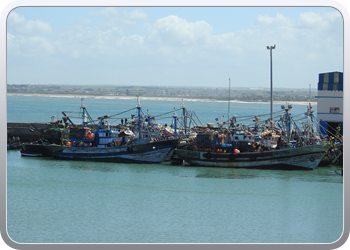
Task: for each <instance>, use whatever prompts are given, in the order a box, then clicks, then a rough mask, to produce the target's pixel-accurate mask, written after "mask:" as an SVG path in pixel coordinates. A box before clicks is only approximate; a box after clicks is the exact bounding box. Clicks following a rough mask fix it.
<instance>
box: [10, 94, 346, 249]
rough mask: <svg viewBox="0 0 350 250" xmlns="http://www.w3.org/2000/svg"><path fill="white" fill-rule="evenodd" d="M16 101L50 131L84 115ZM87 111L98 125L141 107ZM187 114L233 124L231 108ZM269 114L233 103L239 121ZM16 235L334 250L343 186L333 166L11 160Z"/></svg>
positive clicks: (212, 105)
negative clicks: (53, 123)
mask: <svg viewBox="0 0 350 250" xmlns="http://www.w3.org/2000/svg"><path fill="white" fill-rule="evenodd" d="M7 98H8V99H7V103H8V107H7V111H8V121H11V122H48V121H49V120H50V117H51V116H52V115H55V116H56V117H59V118H60V117H61V115H60V112H61V111H75V110H77V109H78V108H79V107H80V99H79V98H59V97H29V96H8V97H7ZM84 103H85V105H86V107H87V109H88V112H89V114H90V115H91V116H92V117H93V118H94V119H95V118H97V117H98V116H101V115H113V114H118V113H119V112H121V111H123V110H127V109H129V108H133V107H135V105H136V100H135V99H131V100H111V99H95V98H86V99H85V100H84ZM141 105H142V107H143V108H144V109H147V108H148V109H149V111H150V113H151V114H152V115H154V114H155V115H156V114H161V113H164V112H167V111H172V110H173V109H174V107H175V108H176V109H177V108H180V106H181V101H151V100H142V99H141ZM185 105H186V108H187V109H194V110H195V111H196V114H197V115H198V116H199V117H200V118H201V119H203V121H206V122H215V120H214V119H215V118H217V117H218V116H222V115H225V116H226V115H227V103H225V102H198V101H192V102H185ZM269 108H270V107H269V104H260V103H234V104H233V103H231V115H232V114H237V116H247V115H255V114H257V115H262V114H267V113H268V112H269ZM278 109H280V105H276V106H275V110H276V111H277V110H278ZM315 109H316V107H315ZM293 110H294V111H295V112H296V113H301V112H305V111H306V106H305V105H300V106H299V105H294V107H293ZM298 111H300V112H298ZM171 116H172V113H171V114H170V115H168V117H165V118H164V120H162V121H161V122H162V123H163V122H169V123H170V122H171ZM116 117H122V116H116ZM118 119H119V118H118ZM167 119H169V121H168V120H167ZM7 230H8V234H9V236H10V237H11V238H12V240H14V241H16V242H19V243H331V242H334V241H336V240H337V239H338V238H339V237H340V236H341V234H342V230H343V178H342V176H339V175H337V174H336V173H335V167H332V166H331V167H319V168H316V169H315V170H312V171H279V170H253V169H224V168H222V169H212V168H204V167H190V166H185V167H183V166H172V165H170V164H169V163H163V164H154V165H152V164H148V165H146V164H145V165H138V164H116V163H95V162H82V161H74V162H72V161H58V160H54V159H50V158H25V157H21V155H20V152H19V151H13V150H11V151H8V152H7Z"/></svg>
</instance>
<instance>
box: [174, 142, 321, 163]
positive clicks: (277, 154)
mask: <svg viewBox="0 0 350 250" xmlns="http://www.w3.org/2000/svg"><path fill="white" fill-rule="evenodd" d="M327 149H328V146H324V145H312V146H305V147H300V148H287V149H279V150H270V151H264V152H246V153H238V154H232V153H216V152H210V153H209V154H208V152H206V151H195V150H186V149H180V150H176V151H175V154H176V156H177V157H178V158H179V159H183V160H185V161H186V162H187V163H189V164H191V165H195V166H206V167H226V168H267V169H276V168H277V169H314V168H316V167H317V165H318V164H319V163H320V161H321V160H322V159H323V157H324V152H325V151H326V150H327Z"/></svg>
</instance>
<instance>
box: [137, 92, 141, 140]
mask: <svg viewBox="0 0 350 250" xmlns="http://www.w3.org/2000/svg"><path fill="white" fill-rule="evenodd" d="M136 108H137V112H138V116H139V121H138V124H139V140H141V104H140V99H139V96H137V105H136Z"/></svg>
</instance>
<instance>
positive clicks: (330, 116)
mask: <svg viewBox="0 0 350 250" xmlns="http://www.w3.org/2000/svg"><path fill="white" fill-rule="evenodd" d="M316 98H317V120H318V122H319V126H320V127H319V129H320V133H321V135H322V136H323V137H324V136H327V135H328V136H329V135H330V134H335V133H336V128H337V127H338V126H340V127H341V130H340V133H341V134H343V73H342V72H330V73H321V74H319V80H318V92H317V96H316Z"/></svg>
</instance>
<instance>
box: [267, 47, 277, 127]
mask: <svg viewBox="0 0 350 250" xmlns="http://www.w3.org/2000/svg"><path fill="white" fill-rule="evenodd" d="M266 47H267V49H268V50H270V78H271V86H270V102H271V104H270V119H271V121H270V122H271V123H272V122H273V114H272V113H273V102H272V95H273V88H272V50H273V49H275V48H276V44H275V45H273V46H266Z"/></svg>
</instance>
